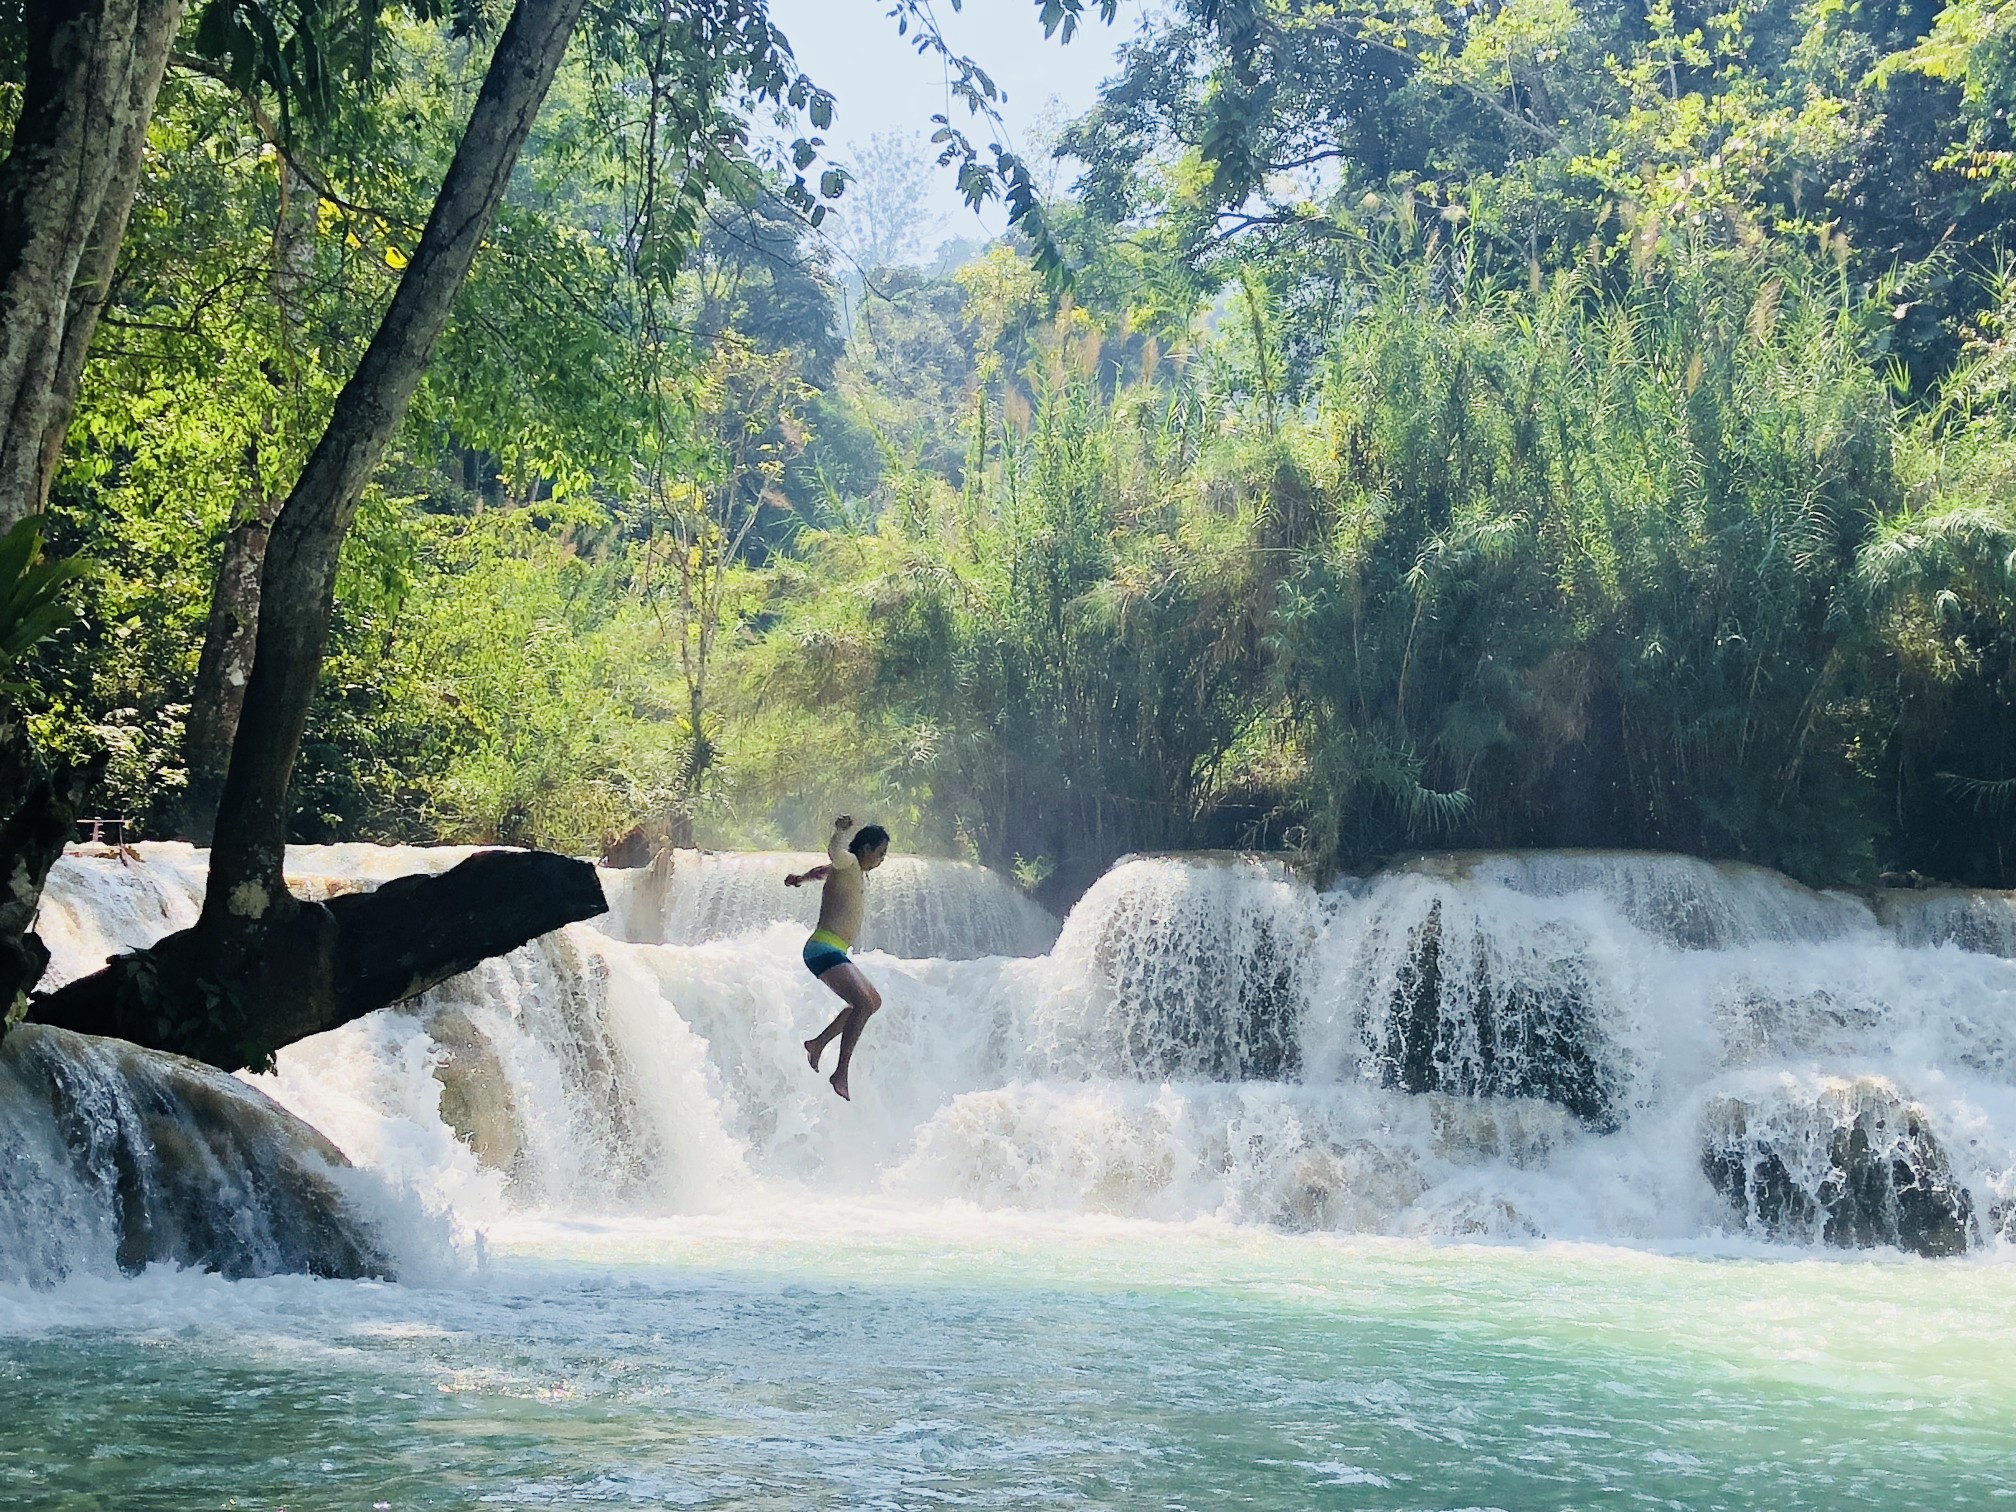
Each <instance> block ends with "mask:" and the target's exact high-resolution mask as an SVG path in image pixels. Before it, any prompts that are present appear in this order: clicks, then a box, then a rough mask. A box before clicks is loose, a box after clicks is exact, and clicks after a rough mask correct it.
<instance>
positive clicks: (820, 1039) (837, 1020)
mask: <svg viewBox="0 0 2016 1512" xmlns="http://www.w3.org/2000/svg"><path fill="white" fill-rule="evenodd" d="M819 980H820V981H822V982H824V983H825V984H826V988H827V990H828V991H829V992H831V993H832V994H833V995H834V996H835V997H837V998H839V999H840V1001H841V1002H842V1003H844V1004H845V1005H846V1006H845V1007H843V1008H842V1009H841V1010H840V1011H839V1012H838V1013H836V1014H834V1015H833V1022H832V1023H830V1024H828V1025H827V1026H826V1027H825V1028H824V1029H821V1030H820V1031H819V1033H818V1034H817V1035H816V1036H814V1037H813V1038H811V1039H808V1040H807V1041H805V1058H806V1059H807V1060H809V1061H811V1062H812V1069H813V1070H814V1071H817V1070H818V1069H819V1057H820V1056H822V1055H824V1054H825V1053H826V1047H827V1046H828V1045H830V1044H831V1043H832V1042H833V1041H834V1040H835V1039H837V1038H839V1036H840V1035H841V1034H842V1033H843V1032H844V1031H845V1030H846V1028H847V1022H848V1020H849V1019H851V1018H853V1017H854V1012H855V1010H856V1009H857V1008H859V1007H860V1006H861V1005H862V1004H863V1003H864V1002H866V1001H867V1000H868V999H869V998H870V997H874V1000H875V1006H876V1007H878V1008H879V1007H880V1006H881V1005H882V999H881V998H880V997H876V996H875V989H874V988H873V987H871V986H869V984H868V979H867V978H866V977H864V976H862V975H861V973H860V972H859V971H858V970H856V969H855V966H854V963H853V962H851V961H848V962H845V963H843V964H841V965H839V966H834V967H830V968H828V969H827V970H826V971H824V972H821V973H820V976H819ZM869 1011H870V1012H871V1013H872V1012H873V1011H874V1009H870V1010H869Z"/></svg>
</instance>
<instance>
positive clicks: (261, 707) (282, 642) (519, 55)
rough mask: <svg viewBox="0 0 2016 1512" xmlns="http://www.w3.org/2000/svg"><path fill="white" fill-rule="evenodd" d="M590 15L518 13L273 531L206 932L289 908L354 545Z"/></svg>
mask: <svg viewBox="0 0 2016 1512" xmlns="http://www.w3.org/2000/svg"><path fill="white" fill-rule="evenodd" d="M583 3H584V0H519V4H518V6H517V9H516V10H514V11H513V13H512V16H511V21H510V24H509V25H508V26H506V27H505V29H504V35H503V36H502V37H501V38H500V39H499V41H498V43H497V51H496V53H495V54H494V55H493V56H492V57H491V60H490V71H489V74H488V76H487V77H486V78H485V79H484V81H483V90H482V93H481V94H480V95H478V97H477V100H476V108H475V111H474V112H473V113H472V114H471V116H470V119H469V126H468V129H467V130H466V131H465V132H464V133H463V137H462V142H461V145H460V146H459V147H457V148H456V151H455V160H454V162H453V163H452V164H450V166H449V169H448V176H447V178H446V179H445V180H444V181H443V183H442V185H441V194H440V197H439V198H438V199H437V200H435V202H434V210H433V213H432V214H431V215H429V216H428V218H427V227H426V229H425V231H423V232H422V233H421V236H420V243H419V245H418V246H417V247H416V248H415V249H414V252H413V257H412V260H411V261H410V262H409V263H408V264H407V267H406V271H405V274H404V276H403V277H402V278H401V279H400V281H399V290H398V292H397V293H396V294H395V295H393V298H392V305H391V308H390V309H388V310H387V311H386V312H385V319H384V321H383V322H382V323H381V324H380V325H379V327H378V332H377V334H376V335H375V336H374V337H373V338H372V341H371V345H370V348H369V349H368V350H367V351H366V352H365V353H364V360H363V361H362V362H361V363H359V364H358V367H357V371H356V373H355V374H353V375H352V376H351V379H350V381H349V383H347V384H346V385H344V388H343V392H342V394H341V395H340V396H339V397H338V398H337V400H336V408H335V413H334V414H333V415H332V416H331V418H330V421H329V428H328V430H327V431H325V432H324V433H323V437H322V440H321V442H320V444H318V445H317V446H316V448H315V451H314V454H313V455H312V456H310V457H309V459H308V465H307V466H306V467H305V468H304V469H302V472H301V477H300V479H299V481H298V482H296V484H295V485H294V491H293V493H292V494H291V495H290V496H289V498H288V500H287V503H286V505H285V507H283V508H282V509H281V511H280V515H279V518H278V519H277V520H276V521H275V522H274V526H273V532H272V535H271V538H270V539H269V540H268V542H267V547H266V573H265V579H264V585H263V588H262V591H261V594H260V616H259V638H258V651H257V655H256V656H255V658H254V660H253V665H252V676H251V680H250V681H249V683H248V684H247V686H246V690H245V707H244V711H243V713H242V714H241V715H240V717H239V724H238V736H237V739H236V741H235V742H234V743H233V745H232V748H231V768H230V775H229V776H228V777H227V778H226V780H225V784H224V797H223V802H222V804H221V805H220V807H219V811H218V816H217V831H216V840H215V843H214V845H213V848H212V850H211V853H210V879H209V888H208V892H207V894H206V895H205V898H204V902H203V921H204V923H205V924H207V925H209V926H211V927H213V928H223V927H227V926H229V925H231V924H233V923H236V922H240V921H244V922H256V921H258V920H260V919H262V918H263V917H264V916H265V914H266V913H267V911H268V910H269V909H272V908H275V907H279V908H283V909H284V908H286V907H287V906H288V905H289V901H290V900H289V899H288V896H287V889H286V884H285V882H284V881H283V880H282V877H281V863H282V860H283V858H284V856H285V854H286V843H287V817H288V804H287V794H288V789H289V786H290V784H291V783H292V780H293V776H294V761H295V758H296V756H297V755H298V754H299V753H300V748H301V735H302V732H303V731H304V730H305V729H306V728H307V723H308V711H309V707H310V705H311V704H312V703H313V701H314V697H315V682H316V677H317V674H318V673H319V672H320V670H321V666H322V652H323V648H324V647H325V645H326V644H327V642H328V638H329V617H330V613H331V610H332V608H333V606H334V603H335V595H336V565H337V559H338V556H339V554H340V553H341V551H342V547H343V538H344V537H345V536H346V535H347V534H348V533H349V530H350V522H351V520H352V519H353V518H354V516H355V515H356V512H357V503H358V500H359V499H360V498H361V497H362V496H363V493H364V487H365V485H366V484H367V483H368V482H369V481H370V479H371V475H372V473H373V472H374V471H376V469H377V466H378V463H379V460H380V459H381V458H382V457H383V455H384V452H385V448H386V446H387V445H388V444H389V443H390V441H391V439H392V436H393V433H394V432H395V431H397V430H398V428H399V425H400V423H401V422H402V421H403V420H404V419H405V418H406V409H407V406H408V404H410V403H411V401H412V398H413V391H414V389H415V388H416V387H418V385H419V382H420V376H421V374H422V373H423V372H424V371H425V369H426V366H427V360H428V358H429V356H430V355H431V354H432V353H433V350H434V344H435V342H436V341H437V340H438V339H439V338H440V335H441V331H442V329H443V327H445V326H446V324H447V322H448V315H449V311H450V309H451V308H452V306H453V305H454V302H455V296H456V294H457V293H458V292H459V291H460V289H461V287H462V281H463V279H464V277H466V276H467V274H468V272H469V266H470V263H471V262H472V261H473V260H474V259H475V256H476V250H477V248H478V247H479V246H480V245H481V244H482V241H483V236H484V233H485V232H486V231H487V230H488V229H489V226H490V221H491V219H492V217H493V216H495V214H496V213H497V207H498V205H499V203H500V202H501V201H502V200H503V198H504V190H505V187H506V185H507V183H508V182H509V180H510V177H511V169H512V167H513V165H514V164H515V163H516V162H517V160H518V152H519V149H520V148H521V147H522V146H523V145H524V142H525V137H526V134H527V133H528V132H529V131H530V130H531V129H532V122H533V120H534V118H535V117H536V116H537V115H538V113H539V107H540V105H541V104H542V103H543V102H544V100H545V98H546V91H547V89H548V87H549V86H550V85H551V84H552V82H553V75H554V72H555V71H556V70H557V69H558V68H559V66H560V59H561V56H562V54H564V53H565V52H566V50H567V39H568V36H569V34H570V33H571V32H572V31H573V29H574V23H575V21H576V20H577V19H578V18H579V17H580V14H581V10H582V6H583Z"/></svg>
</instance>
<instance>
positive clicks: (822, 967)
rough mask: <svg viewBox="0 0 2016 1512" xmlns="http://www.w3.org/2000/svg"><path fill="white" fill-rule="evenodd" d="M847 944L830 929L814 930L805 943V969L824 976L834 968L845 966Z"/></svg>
mask: <svg viewBox="0 0 2016 1512" xmlns="http://www.w3.org/2000/svg"><path fill="white" fill-rule="evenodd" d="M847 964H848V962H847V942H846V941H845V940H843V939H841V938H840V936H838V935H836V934H835V933H833V931H832V930H830V929H815V930H813V931H812V938H811V939H809V940H807V941H806V942H805V969H806V970H807V971H809V972H811V973H812V975H814V976H815V977H816V976H824V975H825V974H826V973H827V972H829V971H831V970H832V969H833V968H834V967H835V966H845V965H847Z"/></svg>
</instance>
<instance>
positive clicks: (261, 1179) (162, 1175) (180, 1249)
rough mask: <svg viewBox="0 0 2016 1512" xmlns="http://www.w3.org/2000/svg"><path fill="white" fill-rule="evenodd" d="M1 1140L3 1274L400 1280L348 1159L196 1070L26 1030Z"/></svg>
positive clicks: (0, 1081) (4, 1059) (3, 1047)
mask: <svg viewBox="0 0 2016 1512" xmlns="http://www.w3.org/2000/svg"><path fill="white" fill-rule="evenodd" d="M0 1143H4V1145H5V1148H6V1150H7V1159H6V1160H5V1161H0V1279H6V1280H16V1281H29V1282H46V1281H52V1280H57V1279H60V1278H61V1277H62V1276H64V1275H66V1274H69V1273H71V1272H72V1271H78V1270H83V1271H90V1270H101V1271H109V1270H113V1269H117V1270H123V1271H128V1272H131V1271H136V1270H139V1269H141V1268H143V1267H145V1266H148V1265H152V1264H156V1263H160V1262H167V1263H170V1264H174V1265H182V1266H189V1267H192V1268H195V1269H200V1270H211V1271H218V1272H220V1273H222V1274H223V1275H226V1276H230V1277H234V1278H237V1277H244V1276H266V1275H275V1274H282V1273H289V1272H295V1273H306V1274H309V1275H316V1276H332V1277H362V1276H378V1277H388V1278H389V1277H390V1276H392V1274H393V1271H394V1266H393V1262H392V1258H391V1255H390V1254H389V1252H388V1250H387V1248H386V1246H385V1244H384V1241H383V1239H382V1238H381V1236H380V1234H379V1232H378V1227H377V1224H376V1222H375V1220H374V1219H373V1217H372V1215H371V1214H369V1213H368V1212H366V1211H365V1209H364V1208H363V1206H361V1205H360V1203H359V1202H358V1200H357V1196H356V1183H357V1182H358V1181H359V1180H360V1179H361V1177H360V1176H359V1174H358V1173H356V1172H354V1171H352V1170H351V1168H350V1163H349V1161H347V1160H345V1159H344V1157H343V1155H342V1152H341V1151H339V1150H338V1149H337V1148H336V1147H335V1146H334V1145H332V1144H330V1143H329V1141H328V1140H326V1139H324V1138H323V1137H322V1136H321V1135H320V1134H318V1133H317V1132H316V1131H315V1130H314V1129H312V1128H310V1127H309V1126H308V1125H307V1124H305V1123H303V1122H302V1121H301V1120H300V1119H298V1118H296V1117H295V1116H294V1115H293V1114H291V1113H289V1112H288V1111H287V1110H286V1109H284V1108H282V1107H281V1106H280V1105H279V1104H277V1103H275V1102H274V1101H273V1100H272V1099H271V1098H269V1097H267V1096H266V1095H265V1094H264V1093H262V1092H260V1091H259V1090H258V1089H256V1088H254V1087H251V1086H248V1085H247V1084H246V1083H244V1082H242V1081H240V1080H238V1079H237V1078H236V1077H233V1076H227V1075H225V1074H224V1073H223V1072H221V1071H218V1070H216V1069H215V1068H214V1067H210V1066H206V1065H203V1064H201V1063H200V1062H197V1061H192V1060H185V1059H183V1058H182V1057H180V1056H174V1055H166V1054H163V1053H161V1052H159V1051H153V1050H143V1049H141V1048H140V1047H138V1046H136V1045H131V1044H127V1043H125V1042H123V1041H119V1040H107V1039H97V1038H93V1037H91V1036H88V1035H80V1034H72V1033H69V1032H67V1031H65V1030H61V1029H51V1028H47V1027H45V1026H42V1025H38V1024H24V1025H21V1026H19V1027H17V1028H16V1029H15V1030H14V1032H13V1033H12V1034H10V1035H9V1036H8V1037H7V1039H6V1041H5V1043H4V1044H0Z"/></svg>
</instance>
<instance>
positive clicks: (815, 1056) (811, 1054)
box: [805, 1040, 826, 1071]
mask: <svg viewBox="0 0 2016 1512" xmlns="http://www.w3.org/2000/svg"><path fill="white" fill-rule="evenodd" d="M825 1053H826V1047H825V1046H824V1045H822V1044H820V1043H819V1041H817V1040H807V1041H805V1059H807V1060H808V1061H810V1062H811V1063H812V1069H813V1070H814V1071H817V1070H818V1069H819V1057H820V1056H822V1055H824V1054H825Z"/></svg>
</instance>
